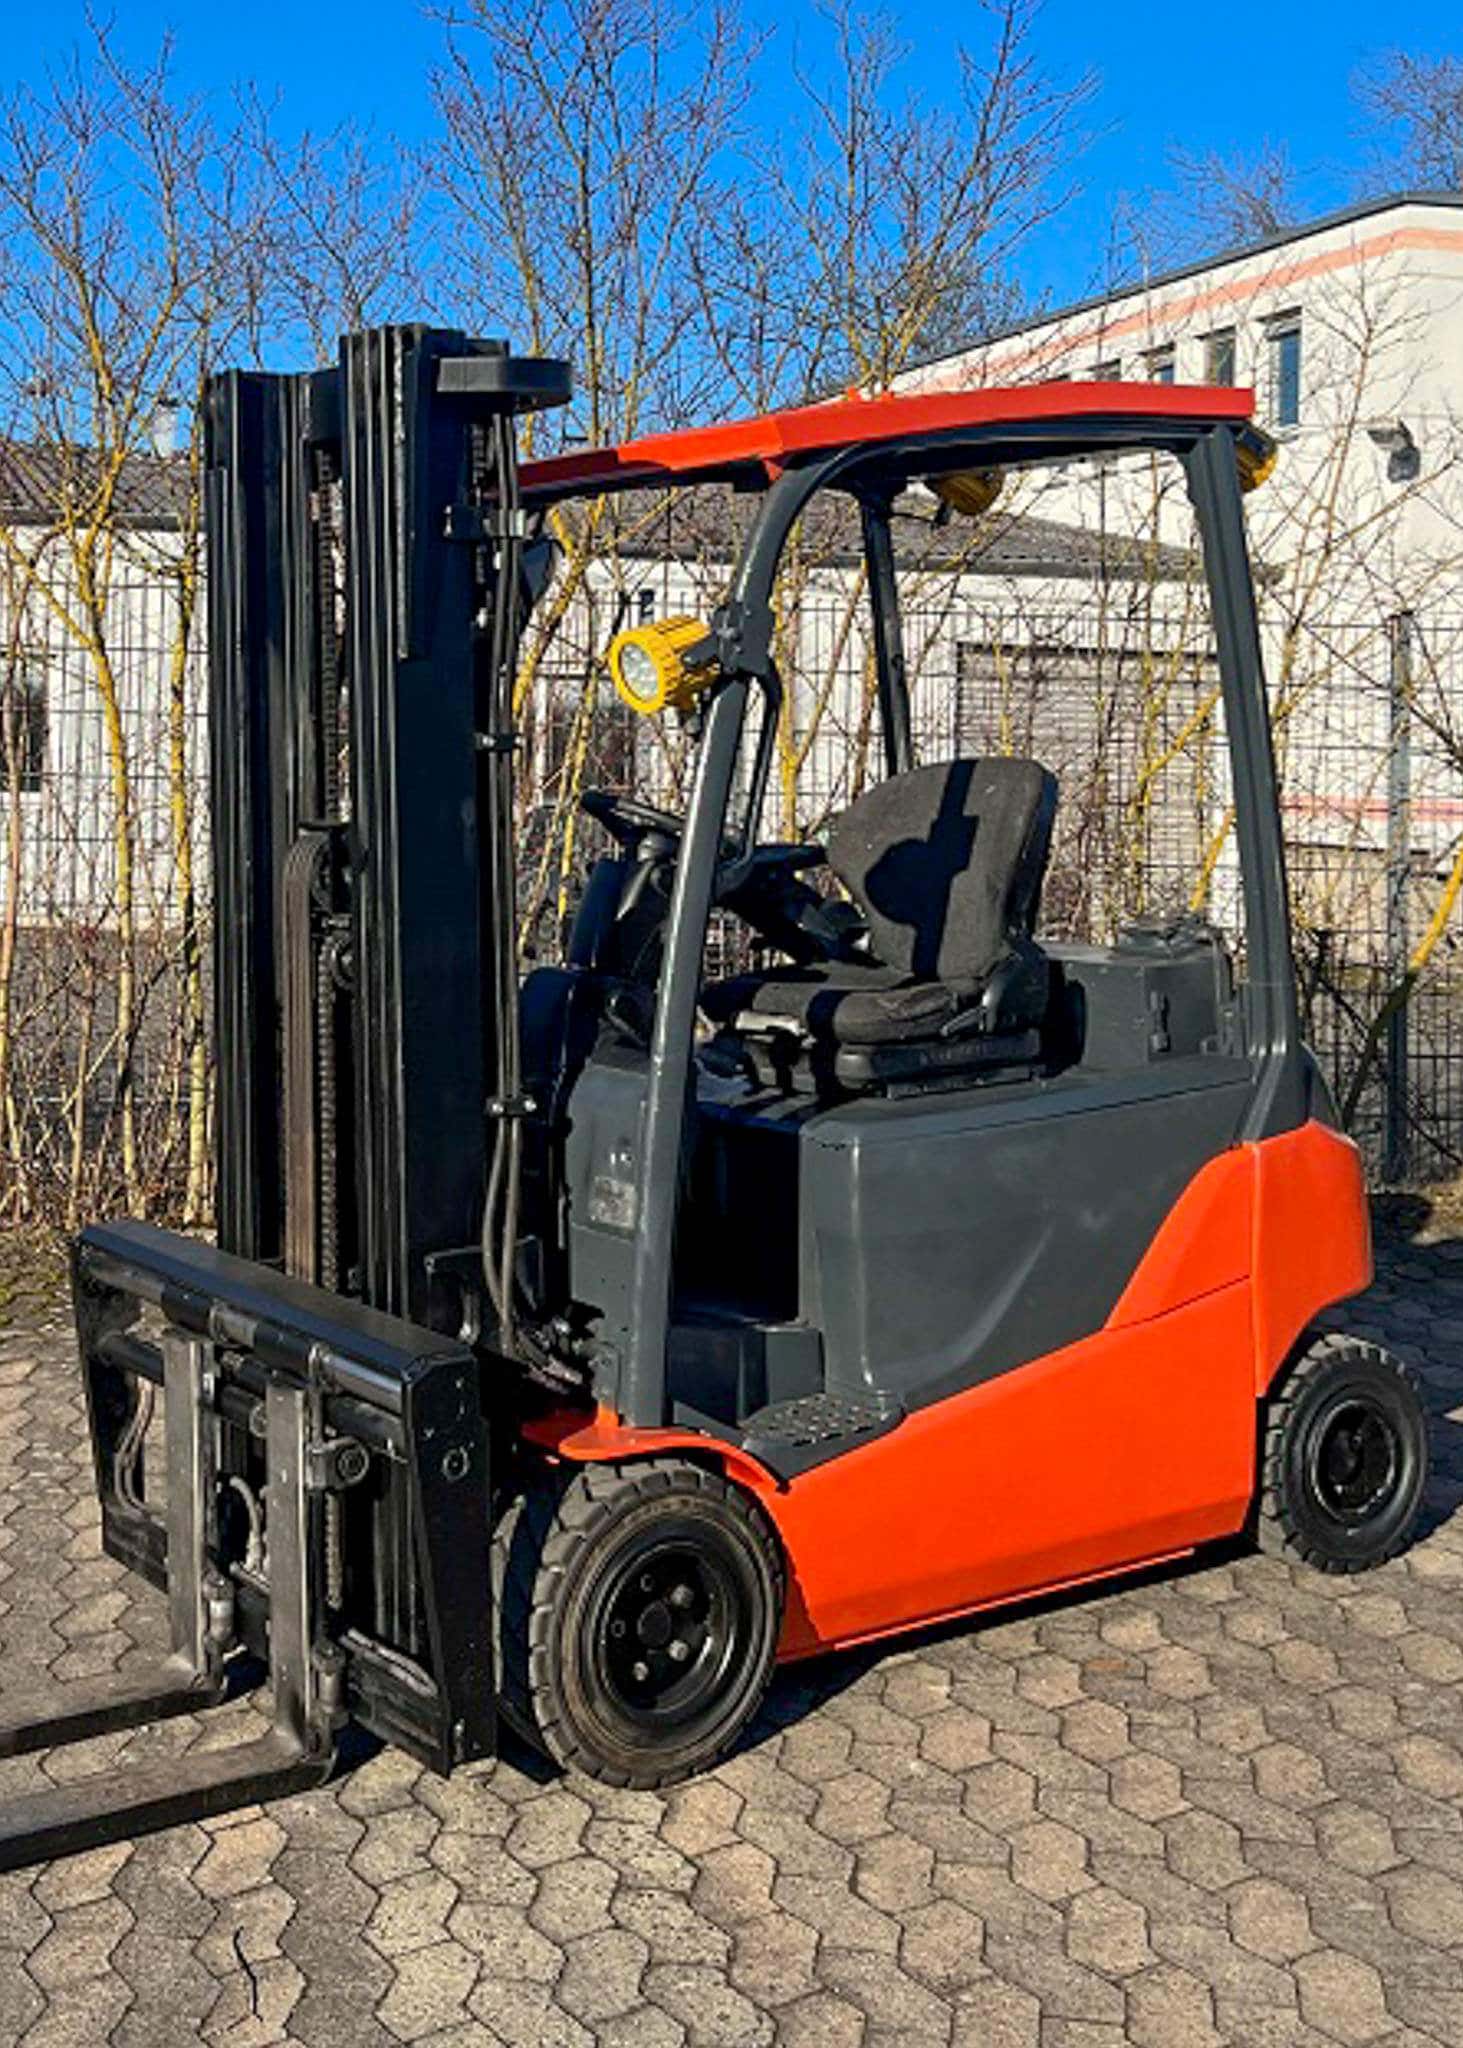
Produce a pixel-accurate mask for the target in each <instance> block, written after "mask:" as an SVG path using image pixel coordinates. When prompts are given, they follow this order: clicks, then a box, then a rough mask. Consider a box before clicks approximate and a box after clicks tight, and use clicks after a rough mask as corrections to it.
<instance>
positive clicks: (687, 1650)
mask: <svg viewBox="0 0 1463 2048" xmlns="http://www.w3.org/2000/svg"><path fill="white" fill-rule="evenodd" d="M666 1647H667V1649H668V1650H669V1652H670V1659H671V1662H672V1664H684V1663H685V1661H686V1659H687V1658H688V1657H689V1656H690V1654H691V1645H690V1644H689V1643H683V1642H682V1641H681V1638H680V1637H679V1636H676V1637H674V1638H673V1639H672V1641H671V1642H669V1643H668V1644H667V1645H666Z"/></svg>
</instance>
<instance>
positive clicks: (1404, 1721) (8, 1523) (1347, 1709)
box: [0, 1244, 1463, 2048]
mask: <svg viewBox="0 0 1463 2048" xmlns="http://www.w3.org/2000/svg"><path fill="white" fill-rule="evenodd" d="M1357 1320H1360V1321H1361V1322H1362V1323H1363V1324H1364V1325H1365V1326H1366V1327H1369V1328H1373V1329H1375V1330H1376V1331H1377V1332H1379V1333H1380V1334H1383V1335H1385V1336H1386V1337H1387V1338H1389V1339H1390V1340H1391V1341H1392V1342H1394V1343H1398V1344H1400V1345H1401V1346H1402V1347H1403V1348H1405V1349H1407V1350H1408V1351H1409V1352H1410V1354H1411V1355H1412V1356H1413V1357H1414V1359H1415V1360H1416V1362H1417V1363H1418V1364H1419V1365H1420V1366H1421V1367H1422V1370H1423V1372H1424V1374H1425V1377H1426V1381H1427V1386H1428V1389H1429V1393H1430V1395H1431V1399H1432V1404H1433V1407H1434V1409H1435V1411H1436V1414H1437V1416H1438V1453H1439V1456H1438V1471H1437V1475H1436V1477H1435V1480H1434V1484H1433V1488H1432V1492H1431V1498H1430V1513H1429V1522H1430V1524H1431V1527H1430V1531H1429V1533H1428V1534H1427V1536H1426V1540H1425V1541H1424V1542H1423V1543H1422V1544H1421V1545H1420V1547H1419V1548H1417V1549H1416V1550H1415V1551H1414V1552H1413V1553H1412V1555H1411V1556H1410V1557H1408V1558H1407V1559H1406V1560H1405V1561H1402V1562H1399V1563H1397V1564H1394V1565H1392V1566H1389V1567H1388V1568H1387V1569H1385V1570H1384V1571H1382V1572H1380V1573H1376V1574H1373V1575H1372V1576H1371V1577H1369V1578H1367V1579H1364V1580H1362V1581H1352V1582H1346V1581H1339V1582H1338V1581H1334V1580H1325V1579H1322V1578H1319V1577H1316V1576H1314V1575H1312V1574H1310V1573H1307V1572H1305V1571H1302V1570H1291V1569H1288V1568H1287V1567H1286V1566H1284V1565H1283V1564H1279V1563H1276V1562H1275V1561H1273V1560H1270V1559H1264V1558H1259V1557H1254V1556H1249V1555H1243V1556H1239V1557H1233V1556H1230V1557H1223V1558H1219V1559H1213V1558H1211V1559H1209V1560H1206V1562H1205V1564H1204V1565H1203V1567H1202V1568H1200V1569H1194V1570H1190V1571H1187V1572H1183V1573H1180V1574H1178V1575H1174V1576H1168V1577H1164V1578H1156V1577H1155V1578H1149V1579H1145V1580H1143V1581H1141V1582H1129V1583H1128V1584H1126V1585H1119V1586H1117V1587H1116V1588H1113V1589H1109V1590H1105V1591H1103V1592H1100V1593H1098V1594H1096V1595H1093V1596H1091V1597H1087V1598H1084V1599H1081V1600H1080V1601H1072V1600H1068V1601H1066V1602H1063V1603H1059V1604H1050V1603H1049V1604H1047V1605H1046V1606H1044V1607H1042V1608H1040V1609H1035V1610H1031V1609H1028V1610H1025V1611H1023V1612H1021V1613H1020V1614H1018V1615H1016V1616H1015V1617H1014V1618H1009V1619H1005V1620H1001V1621H998V1622H987V1623H986V1624H984V1625H981V1626H968V1627H961V1628H957V1629H953V1630H950V1631H947V1632H944V1633H942V1634H939V1635H936V1636H932V1637H931V1636H927V1637H922V1638H919V1639H917V1640H915V1641H914V1642H913V1643H912V1644H909V1645H906V1646H899V1647H894V1648H892V1649H886V1650H885V1651H883V1652H882V1653H880V1654H877V1655H875V1654H870V1655H867V1656H862V1657H844V1658H839V1659H831V1660H828V1661H827V1662H825V1663H824V1664H823V1665H822V1666H820V1667H819V1668H817V1669H816V1670H814V1671H811V1672H803V1673H800V1674H793V1675H789V1676H788V1677H787V1678H786V1679H784V1680H782V1681H780V1682H779V1684H778V1685H777V1686H776V1687H775V1688H774V1691H773V1694H772V1697H771V1701H770V1704H769V1707H768V1710H767V1712H766V1713H765V1715H764V1717H763V1720H762V1722H761V1724H760V1726H759V1728H758V1730H757V1731H756V1736H755V1739H754V1740H753V1741H752V1742H751V1743H750V1744H749V1745H748V1746H747V1747H746V1748H745V1749H744V1751H743V1752H742V1753H741V1754H740V1755H738V1756H737V1757H736V1758H735V1759H734V1760H733V1761H731V1762H730V1763H728V1764H727V1765H726V1766H725V1767H724V1768H723V1769H722V1770H720V1771H718V1772H717V1773H716V1774H715V1775H714V1776H713V1777H710V1778H707V1779H705V1780H704V1781H702V1782H700V1783H696V1784H692V1785H689V1786H685V1787H682V1788H680V1789H678V1790H677V1791H675V1792H674V1793H672V1794H671V1795H669V1796H668V1797H665V1798H661V1797H658V1796H656V1795H652V1794H645V1793H614V1792H602V1791H598V1790H595V1789H592V1788H589V1787H586V1786H584V1785H582V1784H575V1783H569V1782H565V1781H563V1780H557V1779H555V1778H553V1777H551V1776H549V1775H547V1774H546V1773H544V1772H542V1771H540V1770H538V1769H535V1768H533V1767H532V1766H531V1762H530V1760H529V1759H528V1758H527V1757H526V1756H524V1755H523V1754H521V1753H515V1754H514V1755H513V1756H512V1757H511V1758H510V1759H509V1760H507V1761H504V1762H500V1763H498V1764H497V1765H495V1766H489V1767H482V1768H479V1769H476V1770H474V1771H471V1772H468V1773H465V1774H463V1775H461V1776H460V1777H458V1778H455V1779H453V1780H452V1781H451V1782H450V1783H448V1782H443V1781H440V1780H438V1779H435V1778H433V1777H431V1776H430V1775H428V1774H427V1773H425V1772H423V1771H421V1770H419V1769H418V1768H417V1767H416V1766H415V1765H413V1764H410V1763H408V1762H407V1761H406V1760H405V1759H404V1758H403V1757H401V1756H400V1755H399V1754H397V1753H395V1752H392V1751H386V1752H384V1753H382V1754H380V1755H379V1756H377V1757H375V1758H374V1759H372V1760H371V1761H369V1762H367V1763H366V1764H364V1765H363V1766H362V1767H361V1768H360V1769H358V1770H357V1771H356V1772H355V1773H354V1775H352V1776H349V1777H347V1778H346V1779H344V1780H343V1781H342V1782H340V1783H338V1784H336V1785H334V1786H332V1787H329V1788H326V1789H325V1790H322V1791H319V1792H315V1793H312V1794H310V1795H308V1796H306V1797H302V1798H297V1799H290V1800H283V1801H280V1802H279V1803H277V1804H275V1805H273V1806H270V1807H267V1808H264V1809H261V1808H258V1807H254V1808H251V1809H249V1810H247V1811H245V1812H243V1813H240V1814H236V1815H231V1816H229V1817H228V1818H226V1819H224V1820H220V1821H215V1822H210V1823H208V1824H206V1825H204V1826H201V1827H185V1828H178V1829H175V1830H174V1831H173V1832H172V1833H170V1834H167V1835H163V1836H159V1837H155V1838H154V1839H152V1840H150V1841H146V1842H142V1843H140V1844H138V1845H137V1846H136V1847H130V1848H129V1847H122V1848H116V1849H107V1850H103V1851H98V1852H96V1853H93V1854H92V1855H90V1856H86V1857H82V1858H78V1859H76V1860H73V1861H71V1862H67V1863H62V1864H56V1865H53V1866H51V1867H50V1868H48V1869H43V1870H40V1871H37V1872H30V1873H21V1874H18V1875H14V1876H8V1877H0V2041H3V2042H4V2043H15V2042H21V2041H23V2042H24V2043H25V2044H26V2048H63V2044H69V2048H78V2044H87V2048H90V2044H101V2043H106V2042H110V2043H116V2044H118V2048H171V2044H173V2043H185V2042H190V2041H198V2040H202V2041H206V2042H221V2043H229V2044H231V2048H260V2044H264V2043H269V2042H278V2041H293V2042H299V2043H310V2044H330V2048H337V2044H338V2048H377V2044H380V2048H389V2044H391V2043H395V2042H423V2043H432V2044H434V2048H474V2044H479V2043H481V2044H487V2043H493V2042H508V2043H517V2044H522V2048H539V2044H544V2048H548V2044H571V2043H587V2042H596V2041H597V2042H607V2043H615V2042H627V2043H633V2044H634V2048H660V2044H662V2043H664V2044H671V2043H675V2042H682V2041H685V2042H690V2043H740V2042H766V2041H776V2042H786V2043H789V2044H797V2043H809V2044H815V2048H839V2044H843V2043H850V2044H852V2043H867V2044H869V2048H875V2044H890V2048H892V2044H894V2043H900V2044H905V2043H911V2044H914V2043H926V2042H930V2043H942V2044H951V2048H957V2044H958V2048H1026V2044H1032V2048H1106V2044H1110V2043H1121V2042H1136V2043H1140V2044H1148V2048H1186V2044H1189V2043H1201V2042H1214V2041H1224V2042H1230V2043H1234V2044H1236V2048H1303V2044H1316V2048H1321V2044H1329V2043H1338V2042H1339V2043H1366V2042H1372V2041H1386V2042H1387V2043H1388V2044H1389V2048H1416V2044H1421V2043H1424V2042H1430V2043H1444V2044H1453V2048H1459V2044H1463V1682H1460V1681H1463V1597H1460V1595H1463V1512H1460V1505H1463V1244H1457V1245H1452V1246H1441V1247H1438V1248H1435V1249H1432V1250H1429V1251H1420V1250H1416V1249H1413V1250H1399V1251H1395V1252H1391V1253H1388V1254H1386V1255H1385V1256H1384V1258H1383V1262H1382V1280H1381V1284H1380V1285H1379V1287H1378V1288H1377V1290H1376V1293H1375V1296H1374V1297H1372V1298H1370V1299H1369V1300H1368V1301H1367V1303H1365V1304H1363V1305H1362V1311H1361V1315H1360V1317H1359V1318H1357ZM1450 1411H1451V1419H1449V1418H1450ZM89 1489H90V1481H89V1474H88V1470H87V1460H86V1453H85V1447H84V1443H83V1438H82V1425H81V1413H80V1403H79V1399H78V1393H77V1388H76V1384H75V1379H74V1373H73V1369H72V1365H71V1359H70V1353H69V1338H68V1333H67V1331H66V1329H65V1326H64V1323H63V1322H62V1320H61V1317H60V1313H59V1311H58V1310H51V1311H48V1312H44V1313H43V1312H40V1311H38V1310H33V1311H31V1312H30V1313H29V1314H27V1313H26V1312H25V1311H22V1312H21V1313H20V1314H19V1315H18V1316H15V1317H13V1318H12V1321H11V1323H10V1326H9V1327H8V1329H6V1330H4V1331H3V1332H0V1652H3V1655H0V1677H3V1682H4V1684H5V1685H6V1686H7V1687H8V1686H13V1685H16V1684H20V1683H24V1682H25V1681H26V1680H28V1679H30V1678H33V1677H35V1676H37V1675H38V1674H40V1673H43V1672H44V1671H47V1670H49V1671H50V1672H52V1673H53V1674H54V1675H55V1676H56V1677H57V1678H68V1677H79V1676H82V1675H84V1674H88V1673H93V1672H96V1671H98V1670H102V1669H106V1668H110V1667H112V1666H113V1665H115V1664H117V1663H119V1662H120V1661H122V1660H123V1659H127V1658H136V1657H138V1656H140V1655H142V1654H144V1653H151V1652H152V1651H153V1650H155V1648H156V1646H157V1644H158V1642H159V1639H160V1631H161V1625H162V1615H161V1603H160V1602H159V1601H158V1600H156V1599H155V1598H154V1597H153V1596H152V1595H150V1594H146V1593H144V1594H143V1595H141V1596H140V1597H136V1596H134V1593H133V1592H132V1591H131V1590H130V1587H129V1583H128V1582H127V1581H126V1580H125V1579H123V1578H122V1577H121V1575H120V1574H118V1573H117V1572H116V1571H114V1569H113V1568H112V1567H111V1565H110V1564H108V1563H107V1562H105V1561H104V1560H102V1559H101V1558H100V1557H99V1555H98V1552H97V1547H96V1537H95V1527H96V1518H95V1514H94V1511H93V1508H92V1506H91V1501H90V1490H89ZM237 1712H238V1710H237V1709H229V1710H227V1713H226V1715H225V1717H224V1719H225V1722H227V1719H228V1716H229V1715H234V1716H237ZM228 1733H229V1731H228V1729H227V1727H225V1730H224V1738H225V1739H227V1736H228ZM217 1739H220V1737H219V1735H218V1731H217V1724H216V1723H211V1724H210V1727H209V1730H208V1731H207V1732H206V1733H200V1731H199V1730H198V1729H197V1728H196V1726H195V1725H194V1724H192V1723H189V1722H175V1723H170V1724H167V1725H165V1726H163V1727H160V1728H157V1729H153V1730H149V1731H146V1732H145V1733H142V1734H138V1735H133V1736H130V1737H126V1738H122V1737H118V1738H111V1739H108V1740H106V1741H101V1742H96V1743H92V1744H90V1745H88V1746H87V1750H86V1753H85V1754H84V1755H82V1754H80V1753H76V1754H74V1755H70V1756H67V1757H65V1758H62V1757H60V1756H56V1757H53V1758H52V1759H50V1760H49V1763H48V1765H47V1766H46V1768H48V1769H49V1770H50V1771H51V1772H52V1773H53V1774H55V1775H60V1774H61V1771H62V1769H63V1765H64V1767H65V1769H66V1771H67V1772H68V1773H69V1774H72V1775H76V1774H77V1773H78V1772H79V1770H80V1769H82V1768H85V1769H87V1770H92V1769H97V1768H105V1767H106V1766H107V1765H109V1764H111V1763H113V1762H114V1761H116V1760H117V1759H119V1758H122V1757H125V1755H127V1754H129V1753H130V1754H137V1753H139V1752H142V1751H144V1750H146V1749H149V1748H152V1749H154V1750H156V1749H162V1750H165V1751H166V1750H167V1749H169V1748H170V1747H173V1746H179V1745H181V1744H183V1743H186V1742H189V1741H198V1740H203V1741H213V1740H217ZM40 1769H41V1766H40V1765H39V1764H38V1763H37V1762H36V1761H35V1760H34V1759H24V1760H19V1761H16V1762H12V1763H9V1764H6V1765H5V1766H4V1767H3V1769H0V1797H3V1796H4V1794H5V1793H7V1792H11V1791H15V1790H19V1789H20V1788H21V1787H23V1786H24V1785H26V1784H29V1783H33V1782H36V1780H37V1775H38V1773H39V1771H40Z"/></svg>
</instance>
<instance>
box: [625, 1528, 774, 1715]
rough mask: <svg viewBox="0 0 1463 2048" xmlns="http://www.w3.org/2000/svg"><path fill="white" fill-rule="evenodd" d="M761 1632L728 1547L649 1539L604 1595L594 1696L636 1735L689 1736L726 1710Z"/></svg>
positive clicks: (670, 1535)
mask: <svg viewBox="0 0 1463 2048" xmlns="http://www.w3.org/2000/svg"><path fill="white" fill-rule="evenodd" d="M753 1632H754V1616H753V1612H752V1603H751V1600H750V1597H749V1593H748V1588H747V1586H746V1584H745V1581H744V1578H743V1575H742V1574H741V1573H739V1572H737V1571H735V1570H734V1569H733V1568H732V1567H731V1562H730V1560H728V1559H726V1558H723V1557H722V1556H721V1555H720V1550H719V1546H716V1545H715V1544H713V1543H711V1542H708V1541H707V1540H706V1539H705V1538H704V1537H701V1536H699V1535H691V1534H689V1533H686V1532H682V1531H673V1530H669V1529H667V1530H665V1531H664V1532H663V1533H661V1534H658V1535H647V1536H645V1537H643V1538H642V1540H641V1541H639V1542H637V1543H636V1544H634V1545H632V1546H629V1547H628V1548H627V1549H626V1550H625V1551H624V1552H622V1553H621V1555H620V1556H619V1557H617V1558H616V1559H615V1560H614V1562H613V1564H612V1566H611V1568H610V1569H609V1571H607V1572H606V1574H605V1577H604V1579H603V1581H602V1582H601V1584H600V1586H599V1588H598V1589H597V1596H596V1598H595V1600H594V1611H593V1616H592V1619H591V1622H590V1628H589V1631H588V1646H589V1650H590V1664H591V1671H590V1674H589V1675H590V1678H591V1684H592V1689H593V1690H594V1691H595V1692H597V1693H598V1694H599V1696H600V1699H601V1702H602V1704H603V1705H604V1706H605V1707H607V1708H609V1710H610V1711H611V1713H612V1715H613V1716H614V1718H615V1719H617V1720H619V1721H620V1722H621V1723H623V1724H624V1725H625V1726H626V1727H627V1728H629V1729H633V1730H636V1731H638V1732H641V1733H643V1734H646V1735H649V1734H652V1733H654V1734H656V1735H658V1736H659V1737H660V1738H661V1739H662V1740H664V1739H665V1738H666V1737H667V1736H670V1735H673V1734H674V1735H690V1734H692V1733H694V1732H696V1731H697V1730H698V1729H699V1728H700V1727H702V1726H704V1725H706V1724H707V1723H709V1722H712V1721H715V1720H716V1719H718V1718H719V1717H720V1715H721V1714H722V1713H723V1712H724V1711H725V1708H726V1703H727V1698H728V1694H729V1692H731V1691H734V1690H735V1686H734V1684H731V1683H729V1681H731V1680H732V1679H733V1677H734V1674H735V1672H736V1671H737V1670H738V1669H739V1668H740V1666H741V1665H742V1663H743V1662H744V1661H745V1656H746V1652H747V1649H748V1646H749V1644H750V1641H751V1637H752V1634H753Z"/></svg>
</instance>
